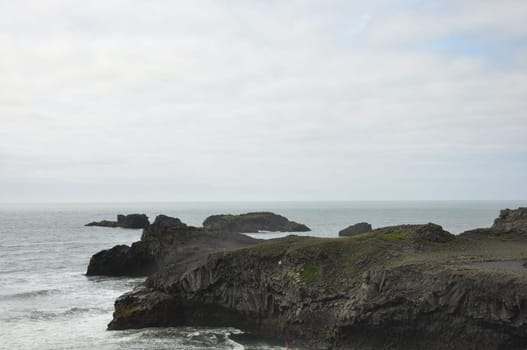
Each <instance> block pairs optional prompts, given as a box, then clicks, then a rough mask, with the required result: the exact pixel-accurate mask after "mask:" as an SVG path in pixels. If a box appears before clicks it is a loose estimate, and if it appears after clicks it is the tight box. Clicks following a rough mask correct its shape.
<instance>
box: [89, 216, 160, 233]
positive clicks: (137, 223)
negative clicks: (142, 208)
mask: <svg viewBox="0 0 527 350" xmlns="http://www.w3.org/2000/svg"><path fill="white" fill-rule="evenodd" d="M148 225H150V222H149V221H148V216H146V215H145V214H129V215H122V214H119V215H117V221H109V220H102V221H93V222H90V223H89V224H86V225H85V226H101V227H122V228H135V229H139V228H146V227H148Z"/></svg>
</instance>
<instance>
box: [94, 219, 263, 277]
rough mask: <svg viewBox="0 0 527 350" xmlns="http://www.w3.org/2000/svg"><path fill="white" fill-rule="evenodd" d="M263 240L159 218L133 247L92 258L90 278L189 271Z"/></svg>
mask: <svg viewBox="0 0 527 350" xmlns="http://www.w3.org/2000/svg"><path fill="white" fill-rule="evenodd" d="M259 241H260V240H257V239H254V238H251V237H248V236H245V235H241V234H236V233H222V232H216V231H206V230H203V229H201V228H197V227H193V226H187V225H186V224H184V223H182V222H181V221H180V220H179V219H177V218H172V217H169V216H166V215H159V216H157V217H156V219H155V221H154V222H153V223H152V224H151V225H149V226H148V227H146V228H145V229H144V230H143V234H142V236H141V240H140V241H138V242H135V243H133V244H132V246H131V247H128V246H126V245H119V246H116V247H113V248H112V249H109V250H103V251H101V252H99V253H97V254H95V255H94V256H92V258H91V259H90V263H89V265H88V270H87V272H86V274H87V275H106V276H147V275H149V274H151V273H154V272H155V271H157V270H159V269H160V268H161V267H163V266H168V265H174V266H176V267H177V268H178V269H185V268H187V267H188V265H189V264H191V263H192V262H194V261H196V260H198V259H200V258H201V257H203V256H205V255H207V254H208V253H211V252H214V251H217V250H225V249H234V248H240V247H245V246H248V245H251V244H255V243H258V242H259Z"/></svg>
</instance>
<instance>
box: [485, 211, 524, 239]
mask: <svg viewBox="0 0 527 350" xmlns="http://www.w3.org/2000/svg"><path fill="white" fill-rule="evenodd" d="M491 229H492V230H493V231H498V232H521V233H527V208H518V209H515V210H511V209H503V210H502V211H500V216H499V217H498V218H497V219H496V220H494V225H492V227H491Z"/></svg>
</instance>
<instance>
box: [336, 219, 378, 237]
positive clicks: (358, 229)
mask: <svg viewBox="0 0 527 350" xmlns="http://www.w3.org/2000/svg"><path fill="white" fill-rule="evenodd" d="M371 230H372V228H371V225H370V224H368V223H367V222H359V223H358V224H355V225H351V226H348V227H346V228H345V229H344V230H341V231H339V236H345V237H346V236H353V235H358V234H361V233H367V232H370V231H371Z"/></svg>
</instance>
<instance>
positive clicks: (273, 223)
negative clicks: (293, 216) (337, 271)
mask: <svg viewBox="0 0 527 350" xmlns="http://www.w3.org/2000/svg"><path fill="white" fill-rule="evenodd" d="M203 228H204V229H207V230H217V231H223V232H238V233H256V232H259V231H273V232H307V231H311V230H310V229H309V227H307V226H306V225H303V224H299V223H297V222H294V221H290V220H288V219H287V218H285V217H283V216H281V215H277V214H274V213H270V212H255V213H247V214H240V215H212V216H209V217H208V218H207V219H205V221H204V222H203Z"/></svg>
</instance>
